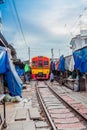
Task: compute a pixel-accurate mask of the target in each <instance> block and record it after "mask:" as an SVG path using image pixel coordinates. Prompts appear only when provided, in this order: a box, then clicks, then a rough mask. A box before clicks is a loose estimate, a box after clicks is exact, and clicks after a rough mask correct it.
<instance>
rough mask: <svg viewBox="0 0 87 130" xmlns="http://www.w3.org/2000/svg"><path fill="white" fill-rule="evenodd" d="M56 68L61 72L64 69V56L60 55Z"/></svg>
mask: <svg viewBox="0 0 87 130" xmlns="http://www.w3.org/2000/svg"><path fill="white" fill-rule="evenodd" d="M58 69H59V70H60V71H62V72H64V71H65V58H64V56H63V55H62V56H61V57H60V60H59V65H58Z"/></svg>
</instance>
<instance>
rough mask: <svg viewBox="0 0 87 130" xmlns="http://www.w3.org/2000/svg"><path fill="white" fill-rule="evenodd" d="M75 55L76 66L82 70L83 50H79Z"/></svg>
mask: <svg viewBox="0 0 87 130" xmlns="http://www.w3.org/2000/svg"><path fill="white" fill-rule="evenodd" d="M73 57H74V62H75V64H74V68H75V69H78V70H80V65H81V60H82V50H77V51H75V52H74V53H73Z"/></svg>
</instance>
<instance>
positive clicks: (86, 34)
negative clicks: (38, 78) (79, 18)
mask: <svg viewBox="0 0 87 130" xmlns="http://www.w3.org/2000/svg"><path fill="white" fill-rule="evenodd" d="M70 45H71V49H72V51H73V52H74V51H76V50H78V49H81V48H83V47H87V30H81V31H80V34H79V35H76V37H73V38H72V40H71V42H70Z"/></svg>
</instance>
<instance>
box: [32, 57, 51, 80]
mask: <svg viewBox="0 0 87 130" xmlns="http://www.w3.org/2000/svg"><path fill="white" fill-rule="evenodd" d="M31 70H32V79H36V80H37V79H49V75H50V58H48V57H46V56H36V57H33V58H32V59H31Z"/></svg>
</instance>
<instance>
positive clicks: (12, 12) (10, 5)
mask: <svg viewBox="0 0 87 130" xmlns="http://www.w3.org/2000/svg"><path fill="white" fill-rule="evenodd" d="M8 4H9V7H10V10H11V15H12V17H13V19H14V24H15V26H16V29H17V31H18V33H19V35H20V31H19V29H18V24H17V21H16V19H15V17H14V11H13V8H12V4H11V2H10V1H9V0H8ZM13 43H14V42H13Z"/></svg>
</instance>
